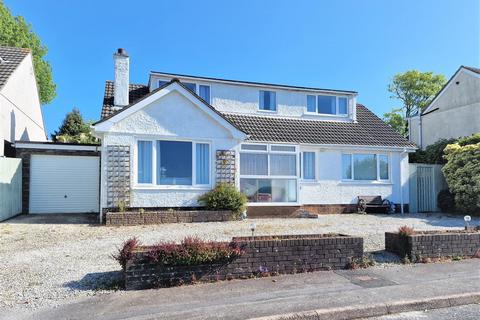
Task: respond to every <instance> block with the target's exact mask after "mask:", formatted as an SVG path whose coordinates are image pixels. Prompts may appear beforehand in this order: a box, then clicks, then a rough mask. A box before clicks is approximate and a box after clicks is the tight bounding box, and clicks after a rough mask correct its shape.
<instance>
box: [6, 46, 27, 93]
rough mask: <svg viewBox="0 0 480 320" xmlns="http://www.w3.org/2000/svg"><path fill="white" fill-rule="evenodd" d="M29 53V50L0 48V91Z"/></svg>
mask: <svg viewBox="0 0 480 320" xmlns="http://www.w3.org/2000/svg"><path fill="white" fill-rule="evenodd" d="M29 53H30V49H24V48H15V47H0V89H1V88H3V86H4V85H5V83H7V81H8V78H10V76H11V75H12V74H13V72H14V71H15V70H16V69H17V67H18V65H19V64H20V63H21V62H22V61H23V59H25V57H26V56H27V55H28V54H29Z"/></svg>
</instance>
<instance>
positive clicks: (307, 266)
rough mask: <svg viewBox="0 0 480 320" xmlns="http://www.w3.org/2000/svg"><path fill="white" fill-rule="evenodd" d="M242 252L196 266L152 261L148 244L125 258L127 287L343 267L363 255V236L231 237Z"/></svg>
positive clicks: (128, 288) (145, 287) (137, 287)
mask: <svg viewBox="0 0 480 320" xmlns="http://www.w3.org/2000/svg"><path fill="white" fill-rule="evenodd" d="M233 241H235V242H237V243H238V244H239V245H240V246H241V247H243V250H244V252H243V254H242V255H241V256H240V257H238V258H236V259H234V260H232V261H229V262H225V263H219V264H210V265H197V266H161V265H158V264H155V263H151V262H150V261H149V260H148V258H147V255H146V252H147V251H148V247H140V248H138V249H137V250H136V251H135V254H134V257H133V258H132V259H130V260H129V261H128V262H127V265H126V271H125V286H126V289H127V290H132V289H148V288H156V287H168V286H172V285H177V284H183V283H192V282H195V281H218V280H229V279H241V278H250V277H255V276H263V275H276V274H287V273H300V272H310V271H318V270H331V269H344V268H345V267H346V266H347V264H348V263H349V262H350V261H351V260H353V259H361V258H362V257H363V238H360V237H350V236H345V235H320V234H318V235H293V236H267V237H241V238H233Z"/></svg>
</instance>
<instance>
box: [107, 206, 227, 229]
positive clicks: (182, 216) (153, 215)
mask: <svg viewBox="0 0 480 320" xmlns="http://www.w3.org/2000/svg"><path fill="white" fill-rule="evenodd" d="M234 219H235V214H234V213H233V212H232V211H208V210H191V211H186V210H185V211H184V210H170V211H169V210H158V211H145V212H143V213H140V212H139V211H127V212H107V213H106V214H105V224H106V225H107V226H133V225H142V224H162V223H188V222H216V221H231V220H234Z"/></svg>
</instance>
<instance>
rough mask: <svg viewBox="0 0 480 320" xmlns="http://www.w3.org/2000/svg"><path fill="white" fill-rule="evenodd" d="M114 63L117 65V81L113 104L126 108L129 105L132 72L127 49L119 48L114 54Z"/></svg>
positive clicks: (115, 80)
mask: <svg viewBox="0 0 480 320" xmlns="http://www.w3.org/2000/svg"><path fill="white" fill-rule="evenodd" d="M113 61H114V63H115V79H114V83H113V87H114V96H113V104H114V105H115V106H116V107H124V106H127V105H128V104H129V101H128V91H129V90H128V87H129V72H130V58H129V57H128V55H127V52H126V51H125V49H122V48H119V49H117V52H115V53H114V54H113Z"/></svg>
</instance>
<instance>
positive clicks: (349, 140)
mask: <svg viewBox="0 0 480 320" xmlns="http://www.w3.org/2000/svg"><path fill="white" fill-rule="evenodd" d="M225 116H226V117H227V118H228V119H230V121H232V122H233V123H235V124H236V125H237V126H238V127H240V128H241V129H242V130H243V131H245V132H246V133H247V134H248V135H249V138H248V140H249V141H257V142H286V143H308V144H344V145H359V146H360V145H362V146H365V145H367V146H390V147H409V148H415V145H414V144H412V143H411V142H409V141H408V140H407V139H405V138H403V137H402V136H400V135H399V134H397V133H396V132H394V131H393V130H392V129H391V128H390V126H388V125H387V124H386V123H385V122H383V121H382V120H380V119H379V118H378V117H377V116H376V115H375V114H373V113H372V112H371V111H370V110H368V109H367V108H366V107H365V106H363V105H361V104H357V123H352V122H338V121H320V120H306V119H292V118H280V117H268V116H252V115H243V114H225Z"/></svg>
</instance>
